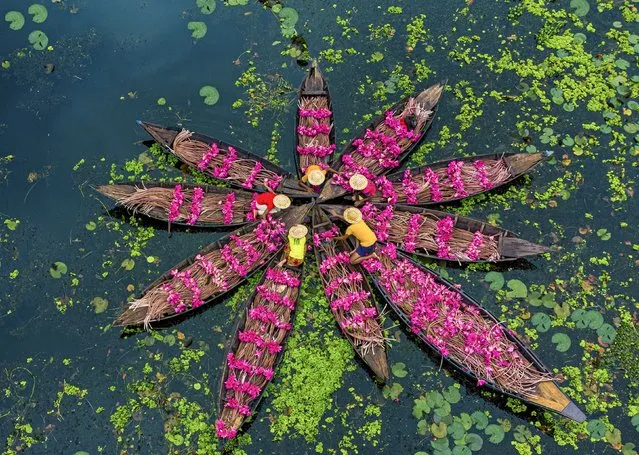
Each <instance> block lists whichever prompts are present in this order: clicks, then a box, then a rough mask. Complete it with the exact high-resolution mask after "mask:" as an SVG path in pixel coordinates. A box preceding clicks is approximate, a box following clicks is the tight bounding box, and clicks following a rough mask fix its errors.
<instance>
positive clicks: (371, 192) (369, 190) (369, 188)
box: [362, 180, 377, 197]
mask: <svg viewBox="0 0 639 455" xmlns="http://www.w3.org/2000/svg"><path fill="white" fill-rule="evenodd" d="M376 192H377V187H375V184H374V183H373V182H371V181H370V180H369V181H368V185H366V188H364V189H363V190H362V194H363V195H364V196H366V197H373V196H375V193H376Z"/></svg>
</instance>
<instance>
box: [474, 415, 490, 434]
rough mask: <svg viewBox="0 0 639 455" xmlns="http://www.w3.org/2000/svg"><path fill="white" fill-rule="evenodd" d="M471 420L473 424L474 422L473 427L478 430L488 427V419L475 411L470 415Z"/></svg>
mask: <svg viewBox="0 0 639 455" xmlns="http://www.w3.org/2000/svg"><path fill="white" fill-rule="evenodd" d="M471 417H472V418H473V422H475V427H476V428H477V429H478V430H483V429H484V428H486V427H487V426H488V417H486V414H484V413H483V412H481V411H475V412H473V413H472V414H471Z"/></svg>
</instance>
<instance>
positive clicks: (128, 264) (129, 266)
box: [122, 258, 135, 270]
mask: <svg viewBox="0 0 639 455" xmlns="http://www.w3.org/2000/svg"><path fill="white" fill-rule="evenodd" d="M122 267H123V268H124V270H133V267H135V261H134V260H133V259H131V258H127V259H125V260H124V261H122Z"/></svg>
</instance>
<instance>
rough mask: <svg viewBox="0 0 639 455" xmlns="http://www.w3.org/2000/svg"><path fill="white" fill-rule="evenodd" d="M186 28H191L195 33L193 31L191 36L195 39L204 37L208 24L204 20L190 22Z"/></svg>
mask: <svg viewBox="0 0 639 455" xmlns="http://www.w3.org/2000/svg"><path fill="white" fill-rule="evenodd" d="M186 28H188V29H189V30H191V31H192V32H193V33H191V36H192V37H193V38H195V39H202V38H204V35H206V31H207V28H206V24H205V23H204V22H195V21H192V22H189V23H188V24H187V25H186Z"/></svg>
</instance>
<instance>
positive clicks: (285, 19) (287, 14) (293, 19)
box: [278, 6, 299, 28]
mask: <svg viewBox="0 0 639 455" xmlns="http://www.w3.org/2000/svg"><path fill="white" fill-rule="evenodd" d="M278 15H279V16H280V20H281V21H282V26H283V27H286V28H293V27H295V24H297V21H298V20H299V14H297V11H296V10H295V9H293V8H291V7H290V6H286V7H284V8H282V9H281V10H280V12H279V13H278Z"/></svg>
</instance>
